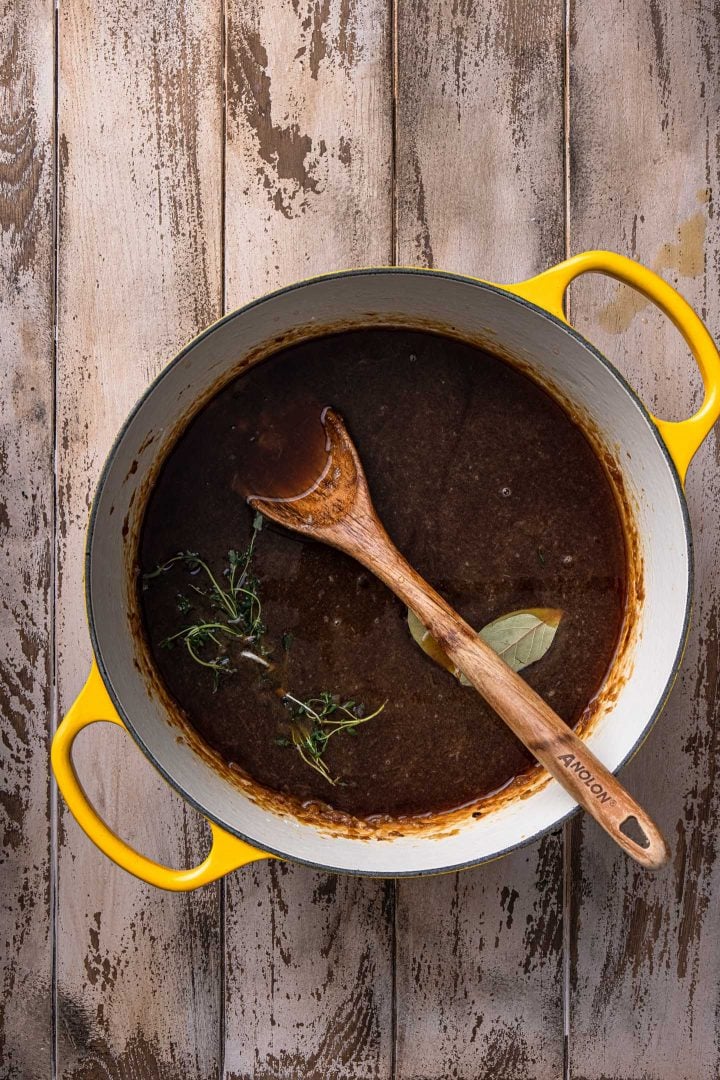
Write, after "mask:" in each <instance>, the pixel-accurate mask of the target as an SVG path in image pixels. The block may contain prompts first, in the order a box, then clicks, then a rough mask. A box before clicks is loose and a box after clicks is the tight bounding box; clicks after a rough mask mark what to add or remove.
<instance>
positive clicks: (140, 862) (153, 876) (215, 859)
mask: <svg viewBox="0 0 720 1080" xmlns="http://www.w3.org/2000/svg"><path fill="white" fill-rule="evenodd" d="M98 721H106V722H107V723H110V724H117V726H118V727H121V728H122V729H123V731H124V730H126V729H125V725H124V724H123V722H122V720H121V719H120V717H119V716H118V714H117V712H116V710H115V706H114V705H113V703H112V701H111V699H110V695H109V694H108V692H107V689H106V687H105V683H104V682H103V680H102V677H101V675H100V672H99V670H98V667H97V664H96V663H95V662H94V661H93V665H92V669H91V671H90V675H89V676H88V680H87V682H86V683H85V686H84V687H83V689H82V690H81V691H80V694H79V696H78V698H77V699H76V701H75V703H74V704H73V705H72V707H71V708H70V710H69V712H68V714H67V716H66V717H65V718H64V720H63V721H62V722H61V724H60V726H59V727H58V729H57V731H56V732H55V736H54V738H53V741H52V748H51V751H50V757H51V761H52V768H53V772H54V774H55V779H56V781H57V785H58V787H59V788H60V791H61V792H62V794H63V797H64V798H65V802H66V803H67V805H68V807H69V809H70V812H71V813H72V815H73V817H74V818H75V820H76V821H77V823H78V825H79V826H80V828H81V829H83V830H84V831H85V832H86V833H87V835H88V836H89V837H90V839H91V840H92V841H93V843H94V844H96V845H97V847H99V848H100V850H101V851H102V852H103V853H104V854H105V855H107V857H108V858H109V859H112V861H113V862H114V863H117V865H118V866H121V867H122V868H123V870H127V871H128V873H130V874H134V875H135V877H138V878H140V880H141V881H146V882H147V883H148V884H149V885H155V886H157V888H159V889H169V890H170V891H172V892H187V891H188V890H190V889H197V888H198V887H199V886H200V885H207V884H208V882H210V881H216V880H217V878H220V877H223V876H224V875H225V874H228V873H230V871H231V870H237V869H238V867H240V866H244V865H245V864H246V863H251V862H255V861H256V860H257V859H274V858H276V856H275V855H268V854H267V853H266V852H264V851H259V850H258V849H257V848H254V847H251V846H250V844H247V843H245V841H244V840H239V839H238V838H237V837H236V836H233V835H232V834H231V833H229V832H226V831H225V830H224V829H221V828H220V827H219V826H218V825H216V824H215V822H214V821H209V822H208V824H209V825H210V831H211V833H212V846H211V848H210V851H209V853H208V855H207V858H205V859H204V860H203V862H201V863H200V864H199V865H198V866H193V867H191V868H190V869H189V870H173V869H172V868H171V867H169V866H163V865H162V863H156V862H154V861H153V860H152V859H148V858H146V857H145V855H141V854H140V853H139V852H137V851H135V849H134V848H132V847H130V845H129V844H126V843H125V841H124V840H121V839H120V837H119V836H117V835H116V834H115V833H114V832H113V831H112V829H110V828H109V827H108V826H107V825H106V824H105V822H104V821H103V820H102V818H101V817H100V816H99V815H98V814H97V813H96V811H95V809H94V807H93V806H92V805H91V803H90V802H89V801H88V798H87V796H86V794H85V792H84V791H83V788H82V786H81V785H80V781H79V780H78V778H77V774H76V772H75V767H74V765H73V762H72V745H73V742H74V740H75V736H76V735H78V733H79V732H80V731H82V729H83V728H85V727H87V726H88V725H89V724H94V723H96V722H98Z"/></svg>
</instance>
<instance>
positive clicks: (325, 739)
mask: <svg viewBox="0 0 720 1080" xmlns="http://www.w3.org/2000/svg"><path fill="white" fill-rule="evenodd" d="M283 704H284V705H285V707H286V708H287V709H288V710H289V712H290V715H291V718H292V720H291V726H290V737H291V740H292V745H293V746H294V747H295V749H296V750H297V752H298V753H299V755H300V757H301V758H302V759H303V761H304V762H305V764H306V765H309V766H310V768H311V769H314V770H315V772H317V773H319V774H320V776H322V777H323V779H325V780H327V782H328V783H329V784H332V785H333V786H334V785H335V784H337V783H338V780H337V778H333V777H332V776H331V775H330V771H329V769H328V767H327V765H326V763H325V761H324V760H323V755H324V753H325V751H326V749H327V745H328V743H329V742H330V739H331V738H332V737H333V735H337V733H338V732H340V731H346V732H347V733H348V735H354V734H356V729H357V728H358V726H359V725H360V724H366V723H367V721H368V720H374V719H375V717H376V716H378V715H379V714H380V713H381V712H382V711H383V709H384V708H385V706H386V705H387V702H386V701H384V702H383V703H382V705H381V706H380V707H379V708H378V709H376V710H375V712H372V713H370V714H369V715H367V716H366V715H365V709H364V707H363V706H362V705H358V704H357V702H355V701H344V702H341V701H340V698H339V697H338V696H337V695H335V694H329V693H327V691H325V692H323V693H322V694H320V695H319V696H318V697H312V698H308V699H307V701H301V700H300V699H299V698H296V697H295V696H294V695H293V694H290V693H287V692H286V693H285V696H284V698H283ZM279 745H282V744H279Z"/></svg>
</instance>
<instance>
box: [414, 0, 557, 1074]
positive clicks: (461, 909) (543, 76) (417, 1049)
mask: <svg viewBox="0 0 720 1080" xmlns="http://www.w3.org/2000/svg"><path fill="white" fill-rule="evenodd" d="M397 45H398V70H399V76H398V90H397V110H398V112H397V116H398V130H397V193H398V200H397V206H398V211H397V248H398V250H397V259H398V262H400V263H402V264H407V263H417V264H420V265H428V266H438V267H442V268H443V269H446V270H458V271H463V272H466V273H470V274H474V275H477V276H479V277H486V278H489V279H491V280H495V281H512V280H519V279H521V278H523V277H526V276H529V275H531V274H533V273H535V272H537V271H539V270H541V269H544V268H545V267H546V266H548V265H550V264H551V263H553V262H556V261H558V260H559V259H561V258H562V257H563V255H564V221H563V218H564V200H563V175H564V174H563V168H564V164H563V96H562V79H563V5H562V3H560V2H554V0H544V2H543V3H538V4H524V3H517V2H507V3H501V4H496V3H490V2H489V0H487V2H485V0H482V2H479V3H472V2H467V3H465V2H462V3H456V2H454V0H413V2H411V3H408V4H403V5H400V7H399V20H398V35H397ZM478 557H479V558H482V551H481V548H479V551H478ZM562 881H563V858H562V837H561V834H560V833H555V834H552V835H550V836H547V837H546V838H544V839H543V840H542V841H541V842H540V843H537V844H534V845H532V846H531V847H529V848H527V849H525V850H523V851H520V852H517V853H514V854H513V855H511V856H509V857H507V858H504V859H501V860H499V861H498V862H496V863H491V864H489V865H487V866H484V867H481V868H479V869H477V870H474V871H465V872H463V873H462V874H459V875H448V876H447V877H441V878H437V879H428V880H426V881H418V882H404V883H402V884H401V885H399V886H398V893H399V898H398V925H397V976H396V981H397V1017H398V1020H397V1024H398V1042H397V1052H396V1059H397V1075H398V1077H402V1078H407V1080H421V1078H422V1080H445V1078H447V1077H449V1076H457V1077H474V1078H480V1077H488V1078H489V1077H493V1078H496V1077H500V1076H501V1077H503V1080H514V1078H518V1080H520V1078H522V1080H529V1078H531V1077H537V1078H539V1080H547V1077H550V1076H555V1077H559V1076H561V1075H562V1070H563V1009H562V1003H563V993H562V987H563V983H562V974H563V973H562V948H561V946H562V895H563V893H562Z"/></svg>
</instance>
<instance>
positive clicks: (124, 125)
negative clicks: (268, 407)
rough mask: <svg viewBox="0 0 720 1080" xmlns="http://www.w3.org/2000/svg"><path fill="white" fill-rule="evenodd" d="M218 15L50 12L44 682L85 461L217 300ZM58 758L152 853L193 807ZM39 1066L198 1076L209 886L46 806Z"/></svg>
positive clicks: (208, 1026)
mask: <svg viewBox="0 0 720 1080" xmlns="http://www.w3.org/2000/svg"><path fill="white" fill-rule="evenodd" d="M221 42H222V24H221V20H220V16H219V12H218V8H217V5H216V4H215V3H213V2H211V0H200V2H197V0H193V2H187V3H177V2H176V0H156V2H153V3H149V4H143V5H140V7H138V5H136V4H132V3H129V2H127V0H121V2H120V3H116V2H114V0H113V2H110V0H107V2H99V3H92V4H68V5H63V6H62V7H61V10H60V23H59V48H60V69H59V97H60V119H59V145H60V221H59V310H58V334H59V337H58V357H57V385H58V393H57V424H58V442H57V483H58V489H57V499H58V526H59V543H58V620H57V658H58V691H59V698H60V706H61V709H63V710H65V709H67V707H68V705H69V704H70V703H71V701H72V700H73V698H74V696H75V695H76V694H77V692H78V690H79V689H80V686H81V684H82V681H83V679H84V678H85V676H86V674H87V671H88V668H89V661H90V650H89V645H88V637H87V629H86V623H85V616H84V610H83V588H82V574H81V557H82V550H83V541H84V536H83V534H84V530H85V525H86V521H87V516H88V508H89V505H90V500H91V496H92V492H93V487H94V485H95V482H96V479H97V476H98V471H99V469H100V467H101V465H102V462H103V459H104V457H105V455H106V453H107V451H108V449H109V447H110V444H111V441H112V439H113V437H114V435H115V433H116V431H117V429H118V427H119V425H120V423H121V421H122V420H123V418H124V416H125V415H126V413H127V411H128V409H129V408H130V406H131V405H132V404H133V402H134V400H135V398H136V397H137V396H138V395H139V394H140V392H141V391H142V390H143V389H144V388H145V386H146V385H147V383H148V381H149V380H150V379H151V378H152V377H153V376H154V375H155V374H157V372H158V371H159V370H160V368H161V367H162V366H163V365H164V364H165V363H166V362H167V360H169V359H170V358H171V357H172V355H173V354H174V353H175V352H176V351H177V349H178V348H179V347H180V346H181V345H182V344H183V343H184V342H185V341H186V340H187V339H188V338H190V337H191V336H192V335H194V333H195V332H196V331H197V330H198V329H200V328H201V327H202V326H204V325H205V324H207V323H208V322H210V321H211V320H213V319H214V318H216V317H217V315H218V314H219V312H220V308H221V291H222V290H221V267H222V261H221V250H222V249H221V212H220V208H221V197H222V183H221V162H222V94H221V72H222V55H221V51H222V50H221ZM81 739H82V741H81V740H78V746H77V751H76V754H75V760H76V762H77V765H78V771H79V774H80V776H81V777H82V780H83V783H84V784H85V785H86V786H87V788H88V790H89V792H90V794H91V796H92V797H93V798H94V799H95V800H96V804H97V806H98V808H99V809H100V811H101V812H102V813H103V814H104V815H106V817H107V819H108V820H109V822H110V823H111V824H112V825H113V826H115V827H117V829H118V831H119V832H120V833H121V835H122V836H124V837H126V838H128V839H129V840H130V841H131V842H134V843H136V844H137V846H138V847H139V848H140V849H141V850H142V851H144V852H146V853H147V854H149V855H151V856H153V857H155V858H160V859H162V860H163V861H167V862H168V863H170V864H171V865H190V863H191V861H193V860H196V859H197V858H198V857H199V856H200V854H201V852H202V849H203V847H204V846H205V840H204V830H203V828H202V827H201V826H200V825H199V823H198V820H197V817H196V815H195V814H194V813H193V812H192V811H190V810H189V809H188V808H187V807H185V806H184V805H183V804H182V803H181V801H180V800H179V799H177V798H176V797H175V796H173V795H172V794H171V793H170V791H169V789H167V788H166V787H165V785H164V784H163V783H162V781H160V780H159V778H158V776H157V774H156V773H154V771H153V770H151V768H150V766H149V765H147V764H146V763H145V761H144V758H143V757H142V755H141V754H140V752H139V750H138V749H137V747H136V746H135V745H134V744H133V743H132V742H131V740H130V739H129V737H124V736H123V734H122V733H121V732H120V731H114V732H111V731H109V730H108V728H107V727H106V725H98V728H97V729H96V730H93V731H89V732H87V733H84V735H83V736H82V737H81ZM59 826H60V831H59V849H58V855H57V858H58V915H57V934H58V938H57V995H58V1004H57V1008H58V1013H57V1025H58V1075H59V1076H62V1077H66V1078H70V1077H73V1078H75V1077H83V1078H90V1077H93V1078H94V1077H106V1076H108V1077H118V1078H119V1077H123V1078H126V1077H128V1078H130V1077H132V1078H133V1080H134V1078H136V1077H137V1078H140V1077H143V1078H145V1077H153V1078H154V1077H168V1078H169V1077H173V1078H175V1077H178V1076H182V1077H183V1078H195V1077H203V1078H206V1077H207V1078H209V1077H215V1076H217V1072H218V1068H219V1059H220V1030H221V1016H220V1006H221V997H220V968H221V956H220V940H219V901H218V895H219V894H218V888H217V887H212V888H208V889H205V890H202V891H200V892H198V893H195V894H192V895H190V896H177V895H170V894H167V893H163V892H160V891H158V890H155V889H152V888H150V887H146V886H143V885H141V884H140V883H138V882H137V881H135V880H134V879H133V878H131V877H129V876H128V875H127V874H124V873H123V872H122V871H120V870H118V869H117V868H116V867H114V866H113V865H112V864H111V863H110V862H109V861H108V860H107V859H106V858H105V856H103V855H102V854H101V853H100V852H99V851H97V850H96V849H95V848H94V847H93V845H92V844H91V843H90V842H89V841H88V840H87V838H86V837H85V836H84V835H83V834H81V833H80V830H79V829H78V827H77V825H76V824H75V822H74V820H73V819H72V818H71V817H70V815H69V814H68V813H67V812H66V811H65V809H64V808H63V807H62V806H61V809H60V820H59Z"/></svg>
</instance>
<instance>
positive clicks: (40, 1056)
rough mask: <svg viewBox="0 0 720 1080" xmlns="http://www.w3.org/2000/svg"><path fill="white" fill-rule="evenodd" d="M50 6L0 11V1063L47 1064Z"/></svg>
mask: <svg viewBox="0 0 720 1080" xmlns="http://www.w3.org/2000/svg"><path fill="white" fill-rule="evenodd" d="M53 37H54V13H53V7H52V4H51V3H48V2H46V0H27V2H24V3H18V4H4V5H3V10H2V12H0V235H1V237H2V239H1V240H0V308H1V309H2V324H1V326H0V383H1V389H0V475H1V476H2V481H1V487H2V495H1V496H0V544H1V546H2V554H3V558H2V564H3V569H2V589H1V599H2V604H1V606H0V642H1V645H0V654H1V656H2V659H1V660H0V716H1V723H2V740H1V743H0V746H1V748H0V956H2V982H1V983H0V1076H2V1077H5V1078H7V1080H11V1078H12V1080H24V1078H25V1077H31V1076H48V1075H49V1073H50V1069H51V1067H52V955H51V935H50V910H51V882H50V814H49V809H50V805H49V784H48V774H47V754H48V734H49V730H50V713H51V709H50V706H51V692H52V679H51V648H52V636H51V619H52V551H53V463H52V428H53V206H54V175H53V174H54V141H53V117H54V93H53V64H52V58H53Z"/></svg>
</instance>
